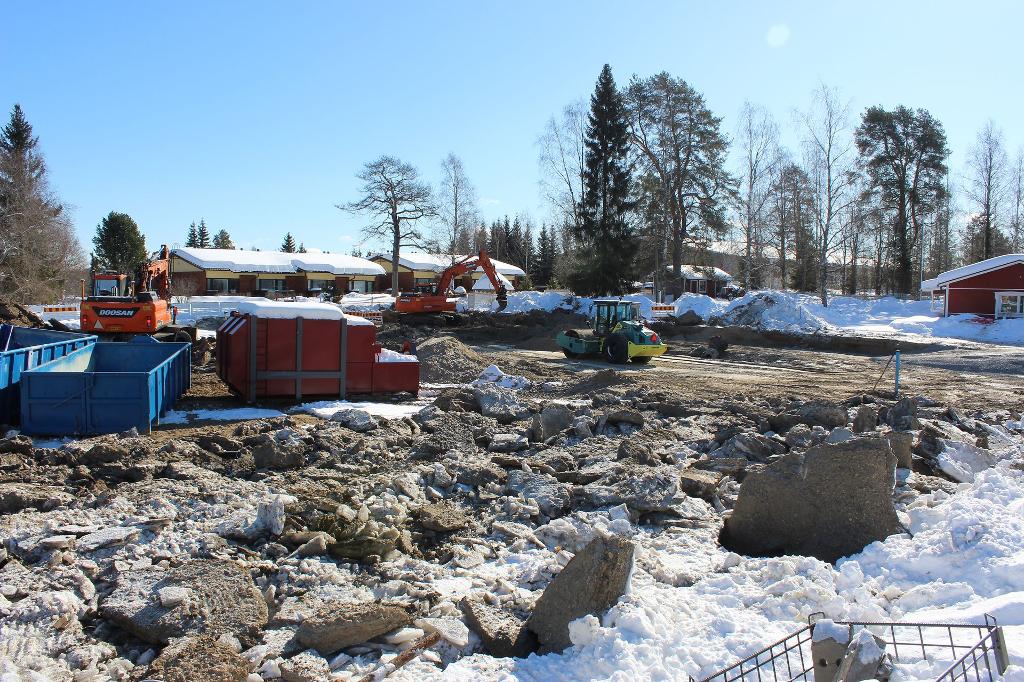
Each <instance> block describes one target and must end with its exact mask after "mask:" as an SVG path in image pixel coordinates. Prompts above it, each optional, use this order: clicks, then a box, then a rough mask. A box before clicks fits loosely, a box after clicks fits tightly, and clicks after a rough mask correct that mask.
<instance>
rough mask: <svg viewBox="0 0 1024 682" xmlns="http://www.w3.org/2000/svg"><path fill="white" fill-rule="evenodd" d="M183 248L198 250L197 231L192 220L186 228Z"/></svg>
mask: <svg viewBox="0 0 1024 682" xmlns="http://www.w3.org/2000/svg"><path fill="white" fill-rule="evenodd" d="M185 248H188V249H196V248H199V230H198V228H196V223H195V221H194V220H193V221H192V224H191V225H189V226H188V237H186V239H185Z"/></svg>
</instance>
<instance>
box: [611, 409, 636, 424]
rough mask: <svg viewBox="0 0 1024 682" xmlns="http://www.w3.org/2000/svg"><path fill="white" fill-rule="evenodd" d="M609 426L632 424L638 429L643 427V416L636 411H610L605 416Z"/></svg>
mask: <svg viewBox="0 0 1024 682" xmlns="http://www.w3.org/2000/svg"><path fill="white" fill-rule="evenodd" d="M605 418H606V419H607V420H608V423H609V424H632V425H633V426H636V427H640V426H643V425H644V415H643V414H641V413H640V412H638V411H637V410H631V409H618V410H612V411H611V412H608V413H607V414H606V415H605Z"/></svg>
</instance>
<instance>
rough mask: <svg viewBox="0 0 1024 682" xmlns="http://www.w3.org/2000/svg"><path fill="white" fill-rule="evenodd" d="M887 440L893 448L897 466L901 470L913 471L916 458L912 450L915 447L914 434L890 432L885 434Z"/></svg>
mask: <svg viewBox="0 0 1024 682" xmlns="http://www.w3.org/2000/svg"><path fill="white" fill-rule="evenodd" d="M885 439H886V440H887V441H889V447H891V448H892V452H893V454H894V455H896V466H898V467H899V468H901V469H913V468H914V456H913V454H912V448H913V445H914V434H912V433H907V432H906V431H890V432H889V433H887V434H885Z"/></svg>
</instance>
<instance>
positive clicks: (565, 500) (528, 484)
mask: <svg viewBox="0 0 1024 682" xmlns="http://www.w3.org/2000/svg"><path fill="white" fill-rule="evenodd" d="M508 488H509V490H510V491H512V492H514V493H519V494H520V495H522V496H523V499H526V500H530V499H532V500H536V502H537V506H538V507H540V511H541V513H542V514H544V515H545V516H548V517H552V518H554V517H556V516H561V515H562V514H564V513H565V512H566V511H567V510H568V509H569V503H570V501H571V491H572V486H571V485H569V484H568V483H559V481H558V479H556V478H555V477H554V476H549V475H548V474H528V473H526V472H525V471H510V472H508Z"/></svg>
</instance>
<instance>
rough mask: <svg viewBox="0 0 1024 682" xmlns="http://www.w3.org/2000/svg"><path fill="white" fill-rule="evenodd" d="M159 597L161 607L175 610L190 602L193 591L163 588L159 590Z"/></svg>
mask: <svg viewBox="0 0 1024 682" xmlns="http://www.w3.org/2000/svg"><path fill="white" fill-rule="evenodd" d="M157 596H158V597H159V598H160V606H163V607H164V608H168V609H173V608H174V607H175V606H180V605H182V604H184V603H185V602H187V601H188V600H189V597H191V596H192V590H190V589H188V588H187V587H177V586H174V585H172V586H169V587H161V588H160V589H159V590H157Z"/></svg>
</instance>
